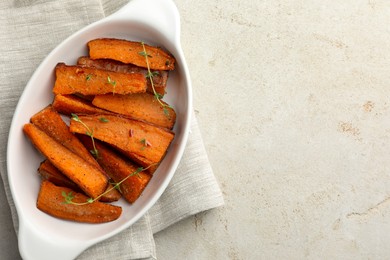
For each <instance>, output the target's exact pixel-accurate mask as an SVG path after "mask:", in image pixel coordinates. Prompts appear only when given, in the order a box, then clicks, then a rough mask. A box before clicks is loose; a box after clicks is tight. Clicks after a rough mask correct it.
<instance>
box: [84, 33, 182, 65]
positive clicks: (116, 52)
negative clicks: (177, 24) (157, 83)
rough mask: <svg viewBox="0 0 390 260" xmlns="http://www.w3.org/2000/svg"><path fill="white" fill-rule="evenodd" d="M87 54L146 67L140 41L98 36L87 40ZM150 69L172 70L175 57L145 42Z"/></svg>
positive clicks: (93, 57)
mask: <svg viewBox="0 0 390 260" xmlns="http://www.w3.org/2000/svg"><path fill="white" fill-rule="evenodd" d="M88 48H89V56H90V57H91V58H92V59H94V60H95V59H112V60H116V61H120V62H123V63H131V64H134V65H137V66H139V67H143V68H147V64H146V60H145V57H144V56H143V55H141V54H140V53H142V52H143V51H144V50H143V47H142V44H141V43H140V42H133V41H127V40H122V39H111V38H100V39H95V40H92V41H89V42H88ZM145 49H146V52H147V53H148V55H149V56H148V60H149V66H150V69H153V70H173V69H175V59H174V57H173V56H172V55H170V54H169V53H167V52H165V51H163V50H162V49H161V48H158V47H153V46H150V45H147V44H145Z"/></svg>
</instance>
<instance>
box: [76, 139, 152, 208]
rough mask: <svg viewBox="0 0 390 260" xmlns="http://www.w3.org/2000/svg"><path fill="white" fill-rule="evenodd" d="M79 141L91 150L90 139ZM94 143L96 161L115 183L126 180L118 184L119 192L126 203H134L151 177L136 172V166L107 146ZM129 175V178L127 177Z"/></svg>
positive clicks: (97, 142) (142, 172)
mask: <svg viewBox="0 0 390 260" xmlns="http://www.w3.org/2000/svg"><path fill="white" fill-rule="evenodd" d="M81 140H82V142H83V143H84V144H85V145H86V147H88V148H89V149H92V142H91V139H90V138H88V137H86V136H85V137H84V138H82V139H81ZM95 142H96V147H97V149H98V151H99V157H98V158H97V161H98V162H99V164H100V165H101V166H102V167H103V169H104V170H105V171H106V173H107V174H108V175H109V176H110V178H111V179H113V180H114V182H115V183H119V182H120V181H122V180H124V179H126V180H125V181H124V182H122V183H121V184H120V186H119V191H120V192H121V193H122V195H123V197H124V198H125V199H126V200H127V201H128V202H130V203H134V202H135V201H136V200H137V199H138V197H139V196H140V195H141V193H142V191H143V190H144V189H145V187H146V185H147V184H148V182H149V180H150V178H151V175H150V174H147V173H145V172H144V171H141V172H138V171H137V170H138V166H137V165H135V164H134V163H132V162H131V161H129V160H128V159H126V158H124V157H123V156H122V155H120V154H118V153H117V152H115V151H114V150H113V149H111V148H110V147H109V146H107V145H105V144H103V143H101V142H99V141H95ZM129 175H130V177H128V176H129Z"/></svg>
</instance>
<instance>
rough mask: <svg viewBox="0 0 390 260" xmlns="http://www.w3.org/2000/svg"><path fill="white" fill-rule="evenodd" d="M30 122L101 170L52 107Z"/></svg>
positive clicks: (34, 116) (37, 114)
mask: <svg viewBox="0 0 390 260" xmlns="http://www.w3.org/2000/svg"><path fill="white" fill-rule="evenodd" d="M30 121H31V123H33V124H34V125H36V126H37V127H39V128H40V129H41V130H42V131H44V132H45V133H46V134H47V135H49V136H50V137H52V138H54V139H55V140H56V141H57V142H59V143H60V144H62V145H63V146H65V147H66V148H68V149H69V150H71V151H72V152H74V153H75V154H77V155H79V156H80V157H81V158H83V159H84V160H86V161H87V162H88V163H90V164H92V165H94V166H95V167H97V168H100V166H99V164H98V163H97V162H96V160H95V159H94V158H93V156H92V155H91V153H90V152H89V151H88V150H87V149H86V148H85V146H84V145H83V144H82V143H81V142H80V140H79V139H77V137H76V136H75V135H74V134H72V133H71V132H70V131H69V127H68V126H67V125H66V124H65V122H64V121H63V120H62V118H61V116H60V114H59V113H58V112H57V111H56V110H55V109H54V108H53V107H52V106H51V105H49V106H47V107H46V108H44V109H42V110H41V111H39V112H38V113H36V114H35V115H33V116H32V117H31V119H30Z"/></svg>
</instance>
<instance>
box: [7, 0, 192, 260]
mask: <svg viewBox="0 0 390 260" xmlns="http://www.w3.org/2000/svg"><path fill="white" fill-rule="evenodd" d="M100 37H112V38H121V39H128V40H134V41H144V42H145V43H148V44H151V45H158V46H161V47H163V48H165V49H166V50H168V51H169V52H170V53H172V54H173V55H174V56H175V58H176V60H177V66H176V69H175V70H174V71H173V72H171V73H170V76H169V80H168V87H167V90H168V93H167V94H166V96H165V97H164V100H166V101H167V102H168V103H169V104H171V105H172V106H173V107H174V108H175V110H176V113H177V122H176V125H175V127H174V132H175V134H176V135H175V139H174V141H173V143H172V144H171V146H170V148H169V151H168V153H167V155H166V157H165V158H164V160H163V162H162V163H161V165H160V166H159V168H158V171H157V172H156V173H155V174H154V176H153V178H152V180H151V181H150V183H149V184H148V186H147V188H146V189H145V191H144V192H143V194H142V196H141V197H140V198H139V199H138V200H137V201H136V203H135V204H133V205H129V204H128V203H125V202H124V201H121V202H118V203H117V205H121V206H122V208H123V212H122V215H121V217H120V218H119V219H118V220H116V221H113V222H110V223H105V224H83V223H76V222H71V221H64V220H60V219H57V218H54V217H51V216H49V215H47V214H45V213H43V212H41V211H39V210H38V209H37V208H36V199H37V194H38V191H39V185H40V179H39V177H38V175H37V168H38V166H39V163H40V162H41V161H42V160H43V157H42V156H41V155H40V154H39V153H38V152H37V151H36V150H35V149H34V148H33V146H32V145H31V143H30V141H29V140H28V139H27V138H26V137H25V136H24V134H23V132H22V127H23V125H24V124H25V123H28V122H29V119H30V117H31V116H32V115H33V114H34V113H36V112H38V111H39V110H41V109H42V108H44V107H45V106H46V105H48V104H49V103H51V102H52V99H53V95H52V91H51V89H52V87H53V83H54V67H55V65H56V64H57V63H58V62H65V63H67V64H75V63H76V59H77V57H79V56H82V55H86V54H87V47H86V43H87V42H88V41H89V40H91V39H94V38H100ZM191 96H192V95H191V81H190V76H189V72H188V68H187V65H186V62H185V59H184V56H183V52H182V49H181V44H180V18H179V13H178V10H177V8H176V6H175V4H174V3H173V1H172V0H132V1H130V2H129V3H128V4H127V5H126V6H124V7H123V8H122V9H121V10H119V11H118V12H116V13H114V14H113V15H111V16H109V17H107V18H105V19H103V20H100V21H98V22H96V23H93V24H91V25H89V26H87V27H85V28H84V29H82V30H80V31H78V32H77V33H75V34H73V35H72V36H70V37H69V38H67V39H66V40H65V41H64V42H62V43H61V44H60V45H59V46H57V47H56V48H55V49H54V50H53V51H52V52H51V53H50V54H49V55H48V56H47V57H46V58H45V59H44V60H43V62H42V63H41V64H40V66H39V67H38V68H37V70H36V71H35V73H34V74H33V76H32V77H31V79H30V81H29V82H28V84H27V85H26V87H25V90H24V92H23V94H22V96H21V98H20V100H19V103H18V105H17V108H16V111H15V114H14V118H13V121H12V124H11V128H10V134H9V140H8V148H7V167H8V178H9V184H10V188H11V192H12V197H13V200H14V202H15V206H16V210H17V213H18V218H19V231H18V239H19V250H20V254H21V256H22V257H23V258H24V259H37V260H38V259H39V260H44V259H50V260H52V259H56V260H61V259H74V258H75V257H77V255H79V254H80V253H81V252H83V251H84V250H85V249H86V248H88V247H90V246H91V245H94V244H96V243H98V242H100V241H102V240H104V239H107V238H109V237H111V236H113V235H115V234H117V233H118V232H120V231H122V230H124V229H125V228H127V227H129V226H130V225H132V224H134V223H135V222H136V221H137V220H138V219H139V218H140V217H142V216H143V215H144V214H145V212H146V211H147V210H148V209H150V207H151V206H152V205H153V204H154V203H155V202H156V201H157V200H158V198H159V197H160V196H161V194H162V193H163V191H164V190H165V188H166V187H167V185H168V183H169V182H170V180H171V178H172V176H173V175H174V172H175V170H176V168H177V166H178V164H179V161H180V159H181V157H182V154H183V151H184V148H185V144H186V141H187V137H188V133H189V127H190V116H191V110H192V98H191Z"/></svg>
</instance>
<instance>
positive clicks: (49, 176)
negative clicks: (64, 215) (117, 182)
mask: <svg viewBox="0 0 390 260" xmlns="http://www.w3.org/2000/svg"><path fill="white" fill-rule="evenodd" d="M38 172H39V174H40V175H41V177H42V179H43V180H48V181H50V182H52V183H53V184H55V185H57V186H61V187H67V188H69V189H72V190H74V191H77V192H82V191H81V190H80V188H79V187H78V186H77V185H76V184H75V183H74V182H73V181H71V180H70V179H69V178H68V177H66V176H65V175H64V174H62V173H61V172H60V171H59V170H58V169H57V168H56V167H55V166H54V165H53V164H52V163H51V162H50V161H49V160H44V161H43V162H42V163H41V164H40V165H39V168H38ZM112 187H113V186H112V185H111V184H109V185H108V186H107V189H106V191H107V190H109V192H107V193H106V192H105V193H104V195H103V196H101V197H100V201H103V202H113V201H118V200H119V199H120V198H121V197H122V196H121V194H120V193H119V191H118V190H116V189H112Z"/></svg>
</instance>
